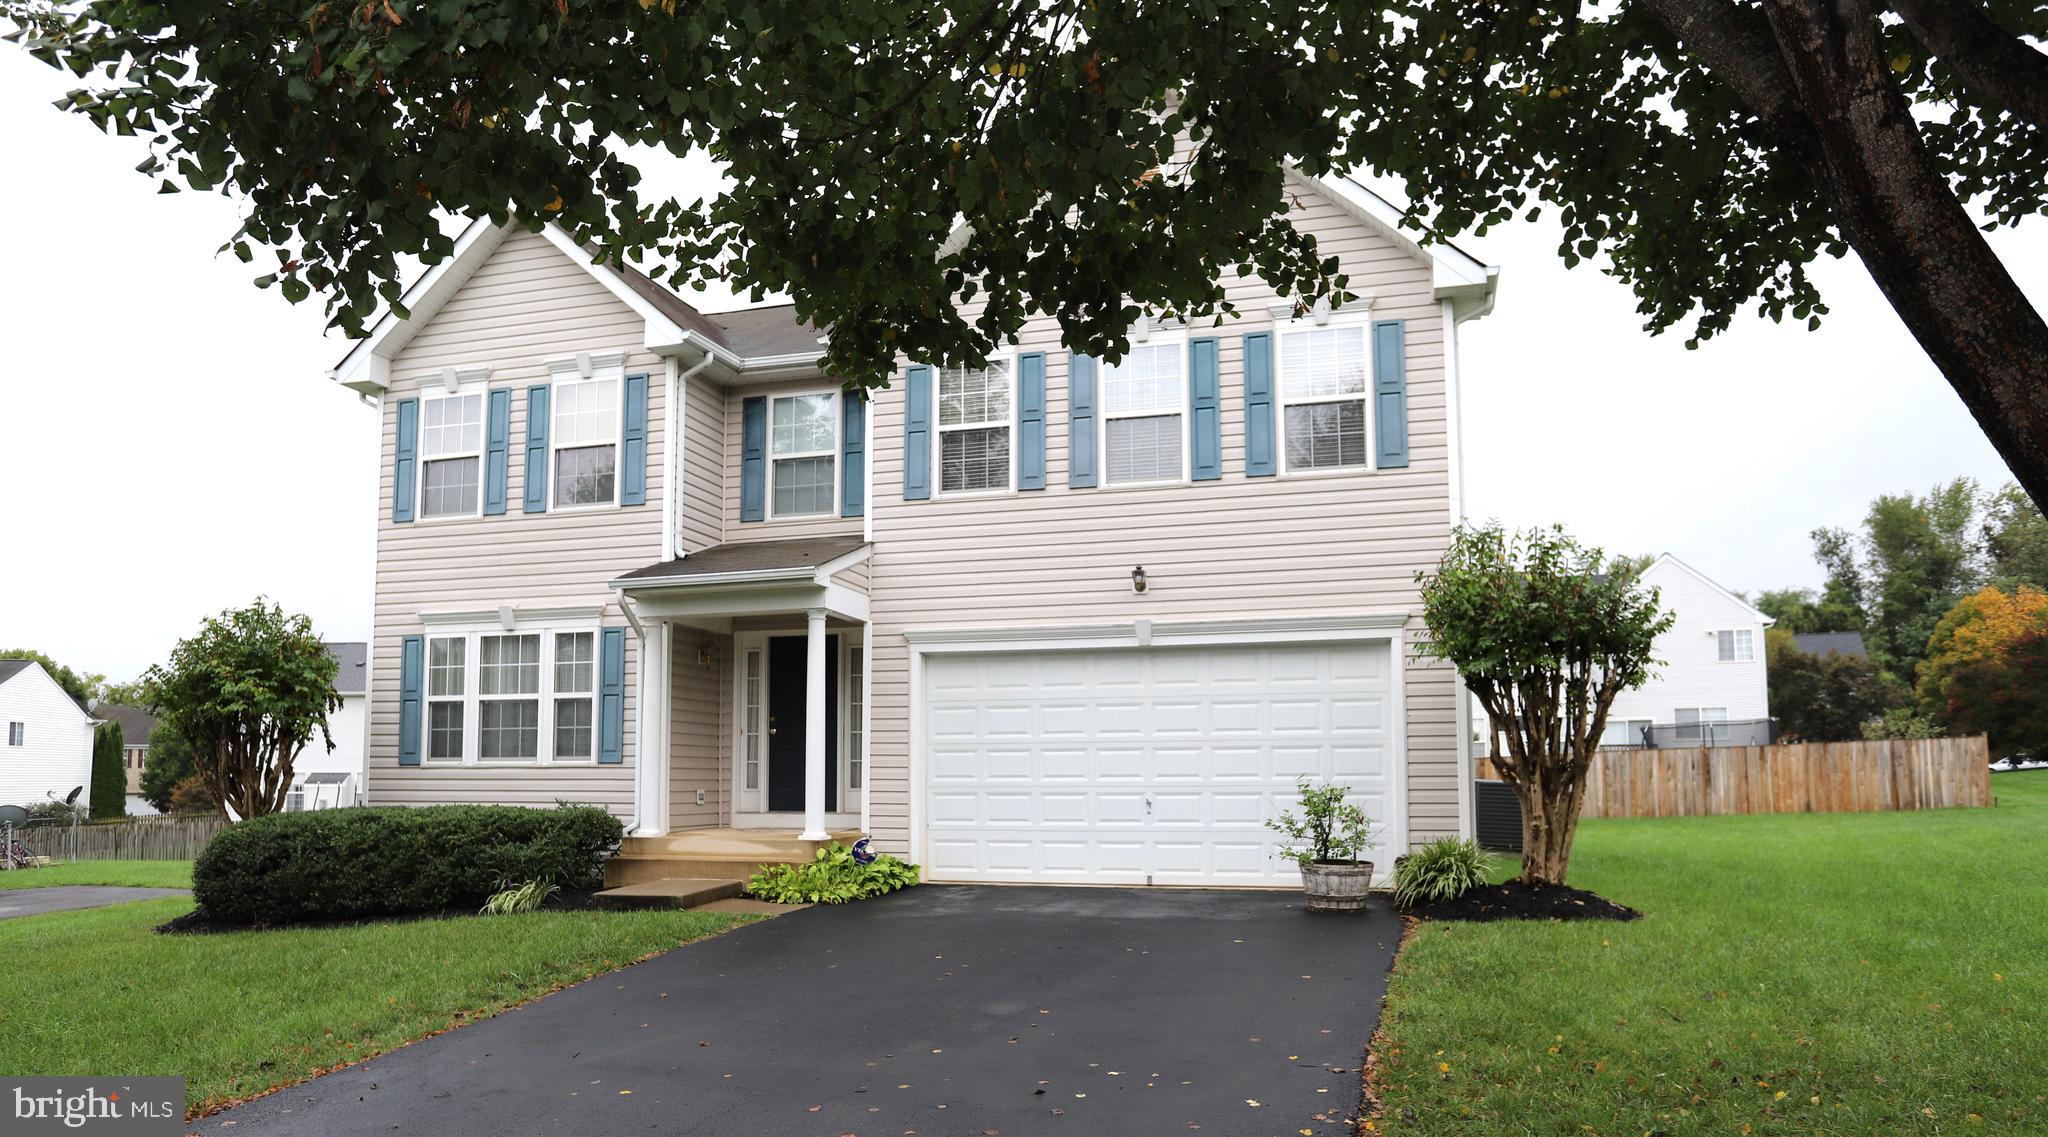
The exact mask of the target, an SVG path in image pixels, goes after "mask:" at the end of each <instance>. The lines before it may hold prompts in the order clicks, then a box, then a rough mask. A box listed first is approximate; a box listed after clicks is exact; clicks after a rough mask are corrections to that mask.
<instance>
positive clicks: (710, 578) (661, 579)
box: [607, 565, 818, 597]
mask: <svg viewBox="0 0 2048 1137" xmlns="http://www.w3.org/2000/svg"><path fill="white" fill-rule="evenodd" d="M817 572H818V566H817V565H798V566H796V567H794V568H779V569H748V570H746V571H744V572H704V573H696V574H694V575H689V574H678V575H676V576H642V577H619V578H618V579H616V580H612V581H609V582H607V587H609V588H611V589H612V591H614V592H616V593H618V594H619V595H620V596H622V597H623V596H624V595H625V590H626V589H629V588H645V587H656V588H678V587H695V586H697V585H702V584H770V583H773V582H775V581H781V580H809V579H811V578H812V577H814V576H816V575H817Z"/></svg>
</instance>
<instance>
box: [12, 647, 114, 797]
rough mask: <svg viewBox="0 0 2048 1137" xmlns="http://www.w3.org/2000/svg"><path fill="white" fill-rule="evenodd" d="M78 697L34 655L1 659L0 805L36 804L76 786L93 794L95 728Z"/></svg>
mask: <svg viewBox="0 0 2048 1137" xmlns="http://www.w3.org/2000/svg"><path fill="white" fill-rule="evenodd" d="M94 722H95V720H94V719H93V717H92V716H91V715H90V714H87V713H86V710H85V708H84V707H82V706H79V705H78V700H76V699H73V698H72V697H71V696H70V695H68V694H66V693H65V691H64V688H62V687H59V686H58V685H57V681H56V680H55V679H52V678H50V673H49V672H47V671H44V670H43V665H42V664H40V663H37V662H35V661H34V660H31V659H0V730H5V731H6V733H5V734H4V735H0V805H20V806H32V805H38V804H40V803H42V802H45V801H48V800H49V795H52V794H54V795H55V796H56V797H58V798H62V797H63V796H64V795H65V794H68V793H70V792H71V790H72V789H73V788H74V787H76V786H84V787H85V792H83V793H81V794H79V795H78V804H79V806H81V807H86V806H90V805H91V804H92V803H91V795H92V728H93V725H94Z"/></svg>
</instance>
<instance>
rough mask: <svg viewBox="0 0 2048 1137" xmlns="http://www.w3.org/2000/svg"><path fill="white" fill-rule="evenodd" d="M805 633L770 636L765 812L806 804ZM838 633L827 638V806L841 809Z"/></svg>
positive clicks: (800, 808) (799, 809)
mask: <svg viewBox="0 0 2048 1137" xmlns="http://www.w3.org/2000/svg"><path fill="white" fill-rule="evenodd" d="M806 646H807V645H806V638H805V637H804V636H771V637H770V638H769V640H768V811H769V812H770V813H802V812H803V809H804V707H805V696H806V694H807V692H806V690H805V686H806V684H805V677H806V672H807V671H808V670H809V669H808V667H807V666H806V658H805V654H806V653H805V649H806ZM838 690H839V637H838V636H826V637H825V810H826V812H828V813H830V812H832V811H834V810H837V809H838V808H839V746H838V742H839V700H838V698H837V697H835V692H837V691H838Z"/></svg>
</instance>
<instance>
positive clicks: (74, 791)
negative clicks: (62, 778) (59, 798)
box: [64, 786, 85, 805]
mask: <svg viewBox="0 0 2048 1137" xmlns="http://www.w3.org/2000/svg"><path fill="white" fill-rule="evenodd" d="M84 792H85V787H84V786H73V787H71V792H70V793H68V794H65V795H64V804H65V805H77V804H78V795H79V794H82V793H84Z"/></svg>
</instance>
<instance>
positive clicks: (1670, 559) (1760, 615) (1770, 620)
mask: <svg viewBox="0 0 2048 1137" xmlns="http://www.w3.org/2000/svg"><path fill="white" fill-rule="evenodd" d="M1665 564H1670V565H1674V566H1676V567H1677V568H1680V569H1683V570H1684V571H1685V572H1687V573H1690V574H1691V575H1692V577H1693V578H1694V579H1695V580H1698V581H1699V582H1700V583H1701V584H1704V585H1706V586H1707V587H1708V588H1711V589H1713V590H1714V591H1715V592H1718V593H1720V594H1721V595H1722V596H1724V597H1726V598H1727V599H1728V601H1729V602H1730V603H1733V604H1740V605H1741V606H1742V607H1744V608H1746V609H1748V610H1749V611H1750V612H1751V613H1753V614H1754V615H1755V616H1756V618H1757V619H1758V620H1759V621H1761V622H1762V623H1763V624H1764V626H1765V627H1769V626H1770V625H1772V624H1775V623H1777V622H1778V621H1777V619H1776V618H1775V617H1772V616H1766V615H1765V614H1764V612H1763V610H1762V609H1760V608H1758V607H1757V606H1756V605H1754V604H1751V603H1750V602H1749V601H1747V600H1744V599H1743V598H1742V597H1740V596H1737V595H1736V594H1735V593H1733V592H1730V591H1728V590H1727V589H1725V588H1723V587H1721V585H1720V583H1719V582H1718V581H1716V580H1714V578H1713V577H1710V576H1708V575H1707V574H1706V573H1703V572H1701V571H1700V570H1698V569H1696V568H1694V567H1692V566H1691V565H1689V564H1686V563H1685V562H1684V561H1681V560H1679V559H1678V558H1677V557H1674V556H1672V555H1671V554H1670V553H1665V554H1663V555H1661V556H1659V557H1658V558H1657V559H1656V560H1654V561H1651V562H1650V567H1649V568H1646V569H1644V570H1643V575H1644V576H1648V575H1649V574H1650V573H1652V572H1654V571H1656V569H1657V567H1658V566H1659V565H1665Z"/></svg>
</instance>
